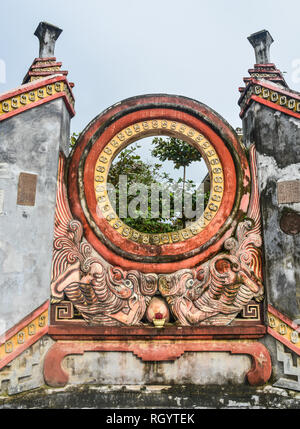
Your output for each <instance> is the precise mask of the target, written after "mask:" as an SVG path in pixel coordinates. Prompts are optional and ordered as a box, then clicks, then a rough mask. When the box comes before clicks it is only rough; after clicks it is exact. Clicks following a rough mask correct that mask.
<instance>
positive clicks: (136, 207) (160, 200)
mask: <svg viewBox="0 0 300 429" xmlns="http://www.w3.org/2000/svg"><path fill="white" fill-rule="evenodd" d="M98 170H99V171H100V172H102V173H103V172H104V171H105V170H104V169H103V167H102V166H100V167H99V169H98ZM108 170H109V172H108V175H107V184H108V188H107V194H108V198H109V200H110V202H111V205H112V207H113V210H114V211H115V212H116V214H118V216H119V217H120V218H121V219H122V221H123V222H124V223H125V224H126V225H127V226H129V227H131V228H133V229H136V230H137V231H138V232H142V233H145V234H148V233H150V234H151V236H153V234H160V233H170V232H178V231H179V230H180V229H185V228H186V226H189V225H190V224H191V222H193V221H196V220H199V218H200V216H201V215H202V214H203V211H204V209H205V207H206V205H207V203H208V198H209V194H210V176H209V172H208V169H207V165H206V162H205V160H204V159H203V157H202V154H201V153H200V151H198V150H197V149H195V148H194V147H193V146H192V145H190V144H189V143H187V142H186V141H183V140H178V139H175V138H174V137H170V136H167V137H166V136H164V135H159V136H158V135H155V137H153V136H152V137H144V138H143V139H142V140H138V141H136V142H134V143H131V144H130V145H128V146H127V147H126V148H124V149H121V150H119V151H118V152H117V155H116V156H115V155H114V156H113V159H112V162H111V165H110V166H109V167H108ZM99 179H100V180H102V178H101V177H100V178H99ZM101 201H102V197H100V202H101ZM151 236H150V239H151Z"/></svg>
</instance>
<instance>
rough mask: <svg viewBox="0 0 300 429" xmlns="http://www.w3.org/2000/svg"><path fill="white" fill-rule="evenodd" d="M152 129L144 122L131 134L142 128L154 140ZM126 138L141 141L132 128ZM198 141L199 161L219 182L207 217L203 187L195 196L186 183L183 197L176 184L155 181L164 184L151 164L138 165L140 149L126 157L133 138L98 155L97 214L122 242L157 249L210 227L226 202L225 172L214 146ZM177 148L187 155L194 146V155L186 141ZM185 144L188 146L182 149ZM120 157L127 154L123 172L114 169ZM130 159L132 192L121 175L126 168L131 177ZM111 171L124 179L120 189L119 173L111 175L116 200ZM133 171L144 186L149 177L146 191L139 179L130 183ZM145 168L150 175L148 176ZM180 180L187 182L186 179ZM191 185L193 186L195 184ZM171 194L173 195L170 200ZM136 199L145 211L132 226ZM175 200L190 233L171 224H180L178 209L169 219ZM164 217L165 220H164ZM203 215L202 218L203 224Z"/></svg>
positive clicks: (202, 138)
mask: <svg viewBox="0 0 300 429" xmlns="http://www.w3.org/2000/svg"><path fill="white" fill-rule="evenodd" d="M159 122H160V121H157V120H156V121H155V122H154V123H155V124H156V123H157V128H160V127H159V125H160V124H159ZM163 124H164V125H165V124H166V125H167V124H168V122H167V121H165V120H164V121H163ZM151 125H152V124H151V123H150V124H149V123H148V122H143V123H141V124H134V125H133V129H137V130H143V128H144V127H147V130H149V133H151V134H152V133H153V129H152V127H151ZM173 126H174V127H176V126H177V123H175V122H173ZM182 127H183V125H181V128H182ZM125 132H127V133H129V134H130V135H131V136H132V135H135V137H136V138H137V139H138V140H139V137H138V136H139V132H137V133H131V128H127V129H126V130H125ZM193 134H195V135H196V133H194V132H193ZM154 135H156V134H154ZM161 135H162V134H161ZM198 139H199V144H198V145H196V150H197V151H199V155H201V157H202V158H203V159H204V161H205V165H206V173H207V172H209V173H210V177H212V178H213V180H214V181H215V186H214V187H213V189H212V192H213V193H214V195H213V196H212V198H211V199H210V202H209V203H208V205H207V208H206V212H205V213H203V214H202V213H201V212H203V210H204V207H203V206H204V184H202V185H199V186H198V189H196V190H195V189H192V192H191V191H190V190H189V186H190V185H191V183H190V182H189V181H187V182H186V183H185V186H184V192H183V186H181V187H180V186H178V183H177V182H175V184H173V183H172V182H170V181H168V182H167V183H166V182H164V183H162V182H158V180H157V179H160V180H161V181H162V180H163V176H162V175H161V174H159V173H157V174H158V177H156V176H155V172H154V169H153V165H149V164H148V163H145V162H144V161H143V159H144V157H143V159H140V160H139V161H138V162H135V161H134V155H135V156H136V154H135V151H136V147H133V149H131V150H132V153H134V155H133V158H130V152H129V151H127V152H126V151H125V148H126V147H127V146H129V145H131V144H132V138H128V139H126V138H125V139H124V141H123V144H118V145H117V144H115V146H113V147H112V145H110V146H106V148H105V149H104V150H103V151H102V153H101V154H100V156H99V158H98V162H97V164H96V167H95V176H94V188H95V193H96V199H97V201H98V209H99V211H100V212H101V214H100V215H101V216H104V217H106V219H107V220H109V222H110V224H111V225H112V226H113V227H114V228H115V229H116V230H117V231H118V232H119V233H120V234H121V235H123V236H124V237H127V238H129V239H130V240H133V241H137V240H139V241H140V242H142V243H144V244H149V243H151V244H154V245H155V244H157V245H162V244H164V243H173V242H174V243H176V242H179V241H183V240H185V239H186V238H187V237H189V236H190V235H191V234H193V235H196V234H197V233H198V232H199V231H200V230H201V228H202V229H203V228H204V227H205V225H206V224H208V223H209V221H210V220H211V219H212V215H211V214H210V213H209V212H210V211H211V212H213V213H214V212H216V211H217V210H218V208H219V206H220V202H221V200H222V196H223V186H222V185H223V181H224V178H223V172H222V166H221V164H220V161H219V159H218V157H217V155H216V153H215V151H214V150H213V149H212V146H211V145H210V144H209V143H208V142H207V140H205V138H204V137H203V136H200V135H199V137H198ZM200 139H201V140H200ZM114 141H115V140H112V142H114ZM200 141H201V145H200ZM175 142H176V143H177V144H178V147H179V150H182V149H184V150H185V151H186V150H187V146H190V149H192V146H191V145H190V144H189V143H187V142H186V141H183V140H179V141H178V139H177V140H176V141H175ZM139 143H140V144H144V145H145V146H146V150H147V141H145V140H144V141H143V140H142V141H141V140H139ZM145 143H146V144H145ZM166 144H167V143H166ZM182 144H183V145H185V146H182ZM197 146H198V147H197ZM139 147H141V146H139ZM173 147H174V143H173V144H172V149H173ZM202 147H204V150H202ZM144 152H145V151H144ZM120 153H121V154H122V153H123V157H122V158H121V166H120V165H119V166H118V163H116V164H114V161H115V159H116V158H117V157H118V155H119V154H120ZM195 153H196V155H195ZM126 155H128V156H129V159H130V161H129V163H130V164H129V165H130V166H131V168H132V171H131V172H130V173H129V174H130V177H129V182H130V187H127V175H126V173H125V172H124V171H122V169H120V167H122V168H123V169H126V170H127V171H128V166H127V165H126V158H125V157H126ZM193 156H194V157H195V156H198V155H197V152H196V151H195V150H194V153H193ZM212 156H215V157H216V158H217V162H218V165H215V166H214V168H210V164H209V162H208V161H207V158H209V157H212ZM205 158H206V159H205ZM194 159H195V158H194ZM198 159H199V158H198ZM139 162H140V163H139ZM113 166H117V173H118V174H119V173H120V176H119V177H118V180H119V183H118V184H117V183H116V179H117V177H115V174H116V171H115V172H114V175H113V182H114V185H116V187H117V190H118V198H116V188H115V186H113V185H111V183H110V173H111V168H112V167H113ZM198 167H199V166H198ZM207 167H208V168H207ZM135 168H136V169H137V170H138V171H141V172H142V174H141V179H142V181H143V173H144V175H145V176H146V183H147V185H145V184H144V183H137V180H139V173H138V174H137V176H136V179H135V182H134V183H133V184H132V177H134V176H135ZM143 168H144V169H147V170H146V171H145V172H144V171H143ZM150 174H151V175H152V177H153V179H152V183H151V184H149V177H148V175H150ZM120 178H121V179H120ZM180 180H181V181H183V180H182V178H181V179H180ZM179 183H180V182H179ZM192 184H193V185H194V186H195V184H194V183H192ZM108 185H109V186H108ZM153 185H154V186H153ZM172 185H173V186H172ZM128 188H129V193H130V194H131V195H133V194H135V196H134V198H132V197H131V202H130V203H129V210H128V200H127V197H128V195H127V191H128ZM132 190H133V192H132ZM137 190H139V191H138V192H140V194H139V197H140V198H138V197H137V195H136V194H137ZM170 194H172V198H171V195H170ZM183 194H185V195H183ZM183 196H184V197H185V198H184V200H183ZM192 196H193V197H194V201H192ZM149 197H150V198H149ZM134 199H137V200H138V201H139V202H140V201H142V203H141V205H142V207H139V210H140V212H139V213H140V214H141V218H140V219H139V221H137V222H134V220H133V219H131V218H130V217H131V215H136V213H134V209H133V208H135V204H134V203H135V201H134ZM171 199H172V204H173V207H172V209H174V207H175V206H176V207H175V208H176V209H178V213H179V216H180V217H181V220H182V219H184V223H185V222H187V223H188V228H186V227H185V226H184V228H179V227H177V228H174V227H172V226H171V224H172V222H171V220H172V221H176V222H175V223H177V224H178V218H177V217H176V213H175V209H174V216H173V218H172V219H171V216H170V211H171ZM117 200H118V201H117ZM150 200H151V201H150ZM183 202H184V204H183ZM164 203H165V207H159V205H160V204H162V205H163V204H164ZM150 206H151V210H150ZM208 207H209V209H208ZM161 209H163V210H161ZM120 212H121V214H120ZM162 212H163V213H164V214H165V215H164V216H163V214H162ZM117 213H118V215H117ZM139 213H138V214H139ZM200 214H202V216H201V218H200ZM160 215H161V216H160ZM118 216H121V217H122V219H124V220H123V221H121V219H120V218H119V217H118ZM146 217H147V219H150V218H152V222H151V224H150V228H149V225H148V224H147V223H143V221H142V219H143V218H144V219H145V218H146ZM155 218H160V219H161V218H163V219H162V223H157V224H156V222H157V221H156V222H155V220H154V219H155ZM192 218H195V220H197V222H193V223H191V221H189V220H190V219H192ZM128 220H129V221H131V223H133V224H134V225H137V226H136V227H135V226H134V227H133V226H131V228H130V227H129V226H128V223H127V222H128ZM168 221H169V222H168ZM180 223H181V224H182V223H183V222H182V221H181V222H180ZM145 225H146V227H147V232H146V233H145V231H143V226H145ZM156 227H157V229H158V230H161V229H163V233H159V232H161V231H159V232H158V233H152V232H153V229H155V228H156ZM149 229H150V231H149ZM180 229H181V230H180ZM149 232H150V233H149Z"/></svg>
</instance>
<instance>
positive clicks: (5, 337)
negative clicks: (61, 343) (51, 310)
mask: <svg viewBox="0 0 300 429" xmlns="http://www.w3.org/2000/svg"><path fill="white" fill-rule="evenodd" d="M48 307H49V300H47V301H46V302H44V304H42V305H41V306H40V307H38V308H37V309H36V310H34V311H32V312H31V313H30V314H28V315H27V316H26V317H24V319H22V320H21V321H20V322H19V323H18V324H17V325H15V326H13V327H12V328H10V329H9V330H8V331H6V332H5V334H3V335H1V337H0V346H2V344H4V343H5V342H6V341H7V340H9V339H10V338H11V337H13V336H14V335H16V334H17V333H18V332H19V331H21V330H22V329H23V328H25V327H26V326H27V325H29V324H30V322H31V321H32V320H34V319H36V318H37V317H38V316H40V315H41V314H42V313H43V312H44V311H46V310H47V308H48ZM47 329H48V328H47Z"/></svg>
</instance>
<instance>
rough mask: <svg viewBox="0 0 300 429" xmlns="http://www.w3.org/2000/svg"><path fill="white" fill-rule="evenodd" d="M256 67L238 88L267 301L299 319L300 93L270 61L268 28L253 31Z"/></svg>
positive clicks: (250, 38)
mask: <svg viewBox="0 0 300 429" xmlns="http://www.w3.org/2000/svg"><path fill="white" fill-rule="evenodd" d="M248 40H249V41H250V43H251V44H252V46H253V47H254V49H255V54H256V61H257V64H255V66H254V69H250V70H249V73H250V77H248V78H245V79H244V82H245V84H246V87H245V88H240V92H241V97H240V100H239V105H240V107H241V118H242V119H243V134H244V137H243V139H244V144H245V145H246V147H247V148H249V147H250V146H251V145H255V148H256V154H257V171H258V185H259V193H260V205H261V212H262V222H263V239H264V284H265V288H266V292H267V298H268V304H269V305H271V306H272V307H275V308H276V309H277V310H278V311H279V312H280V313H282V314H284V315H285V316H287V317H288V318H289V319H290V320H292V321H293V320H295V319H300V234H299V233H300V94H299V93H297V92H295V91H293V90H291V89H289V88H288V86H287V84H286V82H285V80H284V78H283V76H282V73H281V72H280V71H279V70H277V69H276V67H275V65H274V64H272V63H270V56H269V49H270V45H271V43H272V42H273V39H272V37H271V35H270V34H269V32H268V31H266V30H263V31H261V32H258V33H255V34H253V35H251V36H250V37H249V38H248Z"/></svg>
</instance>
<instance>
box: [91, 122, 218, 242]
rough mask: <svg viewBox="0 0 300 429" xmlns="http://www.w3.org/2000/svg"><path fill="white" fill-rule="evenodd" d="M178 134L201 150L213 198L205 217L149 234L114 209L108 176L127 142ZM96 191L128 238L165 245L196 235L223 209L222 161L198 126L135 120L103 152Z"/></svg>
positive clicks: (104, 210) (109, 216)
mask: <svg viewBox="0 0 300 429" xmlns="http://www.w3.org/2000/svg"><path fill="white" fill-rule="evenodd" d="M157 134H160V135H174V136H176V137H177V138H179V139H181V140H185V141H188V142H190V143H191V144H192V145H193V146H194V147H196V148H197V149H198V150H199V152H201V154H202V156H203V158H204V160H205V161H206V165H207V167H208V170H209V173H210V179H211V191H210V198H209V202H208V204H207V207H206V209H205V210H204V213H203V214H202V216H201V217H200V218H199V219H198V220H197V221H195V222H193V223H191V225H190V226H189V227H187V228H185V229H182V230H179V231H176V232H169V233H163V234H145V233H141V232H139V231H136V230H134V229H132V228H130V227H129V226H127V225H126V224H124V223H123V222H122V221H121V219H120V218H119V217H118V215H117V214H116V213H115V211H114V210H113V208H112V206H111V203H110V201H109V197H108V193H107V176H108V172H109V169H110V167H111V164H112V161H113V160H114V158H115V157H116V156H117V155H118V153H119V152H120V151H121V150H122V149H124V148H125V147H126V146H127V145H129V144H131V143H133V142H134V141H136V140H138V139H141V138H144V137H145V136H151V135H152V136H155V135H157ZM94 190H95V196H96V200H97V202H98V208H99V210H100V211H101V213H102V216H103V217H105V218H106V220H107V221H108V222H109V223H110V225H111V226H112V227H113V228H114V229H115V230H116V231H117V232H119V233H120V234H121V235H122V236H123V237H124V238H127V239H129V240H131V241H134V242H139V243H142V244H153V245H163V244H168V243H176V242H180V241H184V240H187V239H189V238H192V237H193V236H195V235H197V234H198V233H199V232H201V231H202V230H203V229H204V228H206V227H207V225H208V224H209V223H210V222H211V221H212V220H213V218H214V217H215V216H216V214H217V213H218V210H219V208H220V205H221V202H222V198H223V193H224V175H223V168H222V165H221V161H220V159H219V157H218V154H217V153H216V151H215V149H214V147H213V146H212V144H211V143H210V142H209V141H208V140H207V139H206V138H205V137H204V136H203V135H202V134H200V133H199V132H198V131H196V130H195V129H193V128H191V127H189V126H187V125H185V124H183V123H180V122H174V121H170V120H166V119H154V120H147V121H143V122H138V123H135V124H133V125H131V126H129V127H127V128H125V129H123V130H122V131H121V132H119V133H118V134H116V135H115V136H114V137H113V138H112V139H111V140H110V141H109V143H108V144H107V145H106V146H105V147H104V149H103V150H102V152H101V153H100V154H99V157H98V160H97V163H96V166H95V170H94Z"/></svg>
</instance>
